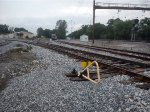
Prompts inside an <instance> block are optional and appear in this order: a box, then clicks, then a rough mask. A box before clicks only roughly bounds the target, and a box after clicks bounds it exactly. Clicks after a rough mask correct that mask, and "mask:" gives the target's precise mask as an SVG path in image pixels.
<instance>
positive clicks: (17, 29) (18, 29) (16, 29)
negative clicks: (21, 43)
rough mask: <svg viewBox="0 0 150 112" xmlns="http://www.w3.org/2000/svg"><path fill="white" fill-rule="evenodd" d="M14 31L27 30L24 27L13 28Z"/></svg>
mask: <svg viewBox="0 0 150 112" xmlns="http://www.w3.org/2000/svg"><path fill="white" fill-rule="evenodd" d="M14 31H15V32H21V31H25V32H28V30H26V29H24V28H15V29H14Z"/></svg>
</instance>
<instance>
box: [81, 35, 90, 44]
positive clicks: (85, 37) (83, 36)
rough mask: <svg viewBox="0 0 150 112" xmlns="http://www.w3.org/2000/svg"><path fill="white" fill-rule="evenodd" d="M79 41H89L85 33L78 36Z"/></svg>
mask: <svg viewBox="0 0 150 112" xmlns="http://www.w3.org/2000/svg"><path fill="white" fill-rule="evenodd" d="M80 41H82V42H88V41H89V37H88V36H87V35H81V36H80Z"/></svg>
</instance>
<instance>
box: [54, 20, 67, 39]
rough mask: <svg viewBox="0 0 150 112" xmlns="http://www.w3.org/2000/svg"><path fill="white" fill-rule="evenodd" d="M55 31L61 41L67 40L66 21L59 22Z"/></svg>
mask: <svg viewBox="0 0 150 112" xmlns="http://www.w3.org/2000/svg"><path fill="white" fill-rule="evenodd" d="M55 29H56V35H57V37H58V38H59V39H65V38H66V33H67V31H66V29H67V22H66V21H65V20H58V21H57V23H56V27H55Z"/></svg>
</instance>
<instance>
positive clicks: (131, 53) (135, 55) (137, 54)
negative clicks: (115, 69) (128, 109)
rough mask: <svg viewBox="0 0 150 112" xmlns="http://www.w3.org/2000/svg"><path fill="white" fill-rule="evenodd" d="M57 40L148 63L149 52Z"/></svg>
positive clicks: (149, 60) (149, 59)
mask: <svg viewBox="0 0 150 112" xmlns="http://www.w3.org/2000/svg"><path fill="white" fill-rule="evenodd" d="M58 42H59V43H63V44H67V45H71V46H77V47H82V48H87V49H92V50H95V51H104V52H108V53H111V54H117V55H120V56H126V57H129V58H135V59H138V60H139V59H140V60H141V61H143V62H144V63H150V54H149V53H141V52H135V51H129V50H120V49H112V48H105V47H98V46H93V45H85V44H78V43H73V42H66V41H58Z"/></svg>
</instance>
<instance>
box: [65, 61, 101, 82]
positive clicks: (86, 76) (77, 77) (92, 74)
mask: <svg viewBox="0 0 150 112" xmlns="http://www.w3.org/2000/svg"><path fill="white" fill-rule="evenodd" d="M81 68H82V69H83V70H82V71H79V72H77V71H76V70H75V69H74V70H73V71H72V73H71V74H66V76H67V77H71V78H70V80H71V81H87V80H89V81H91V82H93V83H96V84H97V83H99V82H100V67H99V65H98V63H97V62H96V61H93V62H91V61H81Z"/></svg>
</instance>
